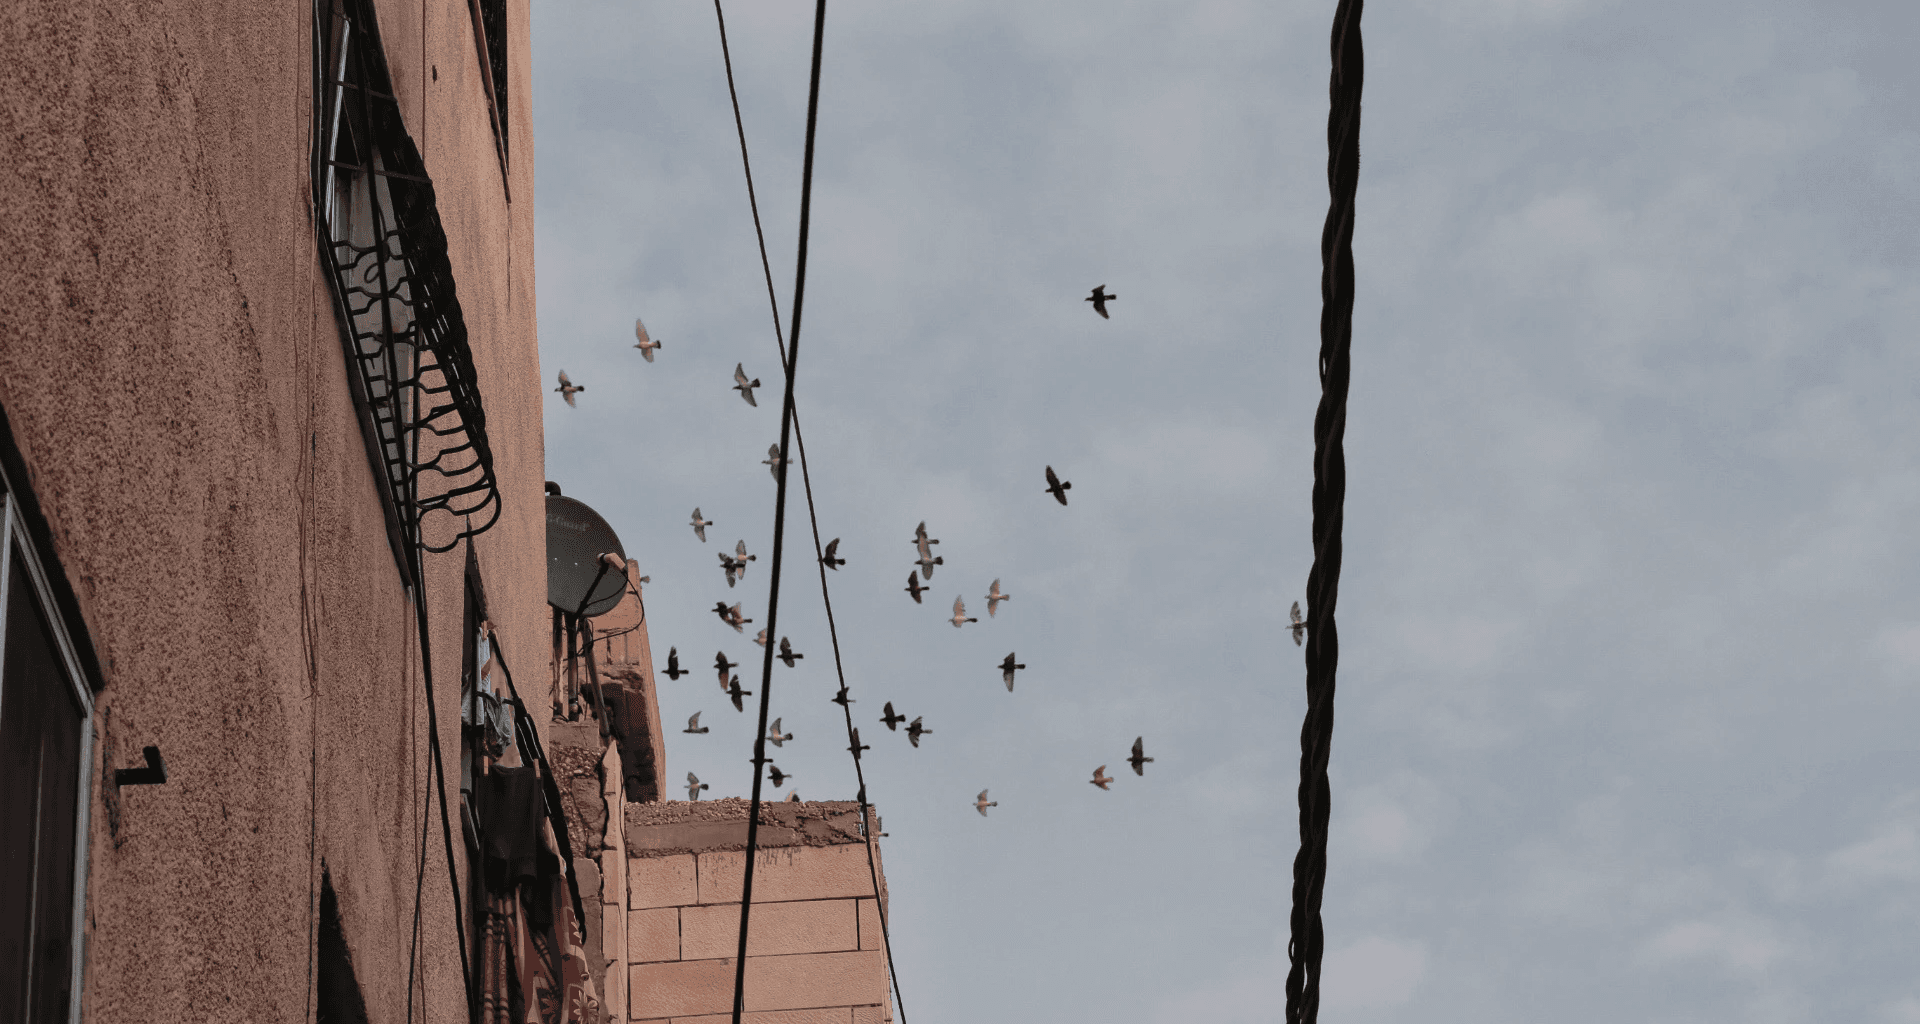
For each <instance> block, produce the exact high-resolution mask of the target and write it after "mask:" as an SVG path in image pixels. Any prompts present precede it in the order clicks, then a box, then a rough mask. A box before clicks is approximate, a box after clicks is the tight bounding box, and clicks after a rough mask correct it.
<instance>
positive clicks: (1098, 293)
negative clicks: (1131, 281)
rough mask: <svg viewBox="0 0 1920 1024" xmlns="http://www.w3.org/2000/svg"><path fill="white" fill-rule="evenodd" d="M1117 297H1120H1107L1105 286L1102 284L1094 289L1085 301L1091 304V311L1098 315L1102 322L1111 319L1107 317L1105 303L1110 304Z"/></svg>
mask: <svg viewBox="0 0 1920 1024" xmlns="http://www.w3.org/2000/svg"><path fill="white" fill-rule="evenodd" d="M1119 297H1120V296H1118V295H1108V294H1107V286H1106V285H1104V284H1103V285H1101V286H1100V287H1098V288H1095V289H1094V290H1093V294H1092V295H1089V296H1087V299H1086V301H1088V302H1091V303H1093V311H1094V312H1095V313H1098V314H1100V318H1101V319H1102V320H1109V319H1112V318H1111V317H1109V316H1107V303H1109V302H1112V301H1113V300H1115V299H1117V298H1119Z"/></svg>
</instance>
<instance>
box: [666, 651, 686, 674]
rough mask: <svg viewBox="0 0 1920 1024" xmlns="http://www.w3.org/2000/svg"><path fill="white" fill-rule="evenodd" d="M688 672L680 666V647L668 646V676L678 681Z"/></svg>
mask: <svg viewBox="0 0 1920 1024" xmlns="http://www.w3.org/2000/svg"><path fill="white" fill-rule="evenodd" d="M686 674H687V670H686V669H683V668H681V667H680V648H678V647H669V648H667V678H668V679H671V680H673V681H674V682H676V683H677V682H679V681H680V677H681V676H684V675H686Z"/></svg>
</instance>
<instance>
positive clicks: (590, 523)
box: [547, 494, 627, 618]
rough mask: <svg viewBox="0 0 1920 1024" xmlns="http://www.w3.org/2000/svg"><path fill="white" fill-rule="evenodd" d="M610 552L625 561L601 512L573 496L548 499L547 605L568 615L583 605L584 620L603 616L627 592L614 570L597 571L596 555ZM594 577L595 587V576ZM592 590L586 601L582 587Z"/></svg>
mask: <svg viewBox="0 0 1920 1024" xmlns="http://www.w3.org/2000/svg"><path fill="white" fill-rule="evenodd" d="M608 551H611V552H613V553H615V554H617V555H619V556H620V558H621V560H622V561H624V560H625V559H626V557H627V553H626V551H624V550H623V549H622V548H621V547H620V538H618V537H616V536H614V535H613V527H611V526H608V525H607V521H606V520H605V519H602V518H600V513H598V512H595V511H594V510H593V509H590V508H588V507H587V506H586V503H585V502H582V501H580V500H578V499H576V498H569V497H565V496H564V495H559V494H549V495H547V603H548V604H550V605H552V606H554V607H555V608H558V609H560V610H561V611H563V612H566V613H567V614H568V615H572V614H573V613H575V612H577V611H579V610H580V603H581V602H582V601H585V602H586V605H587V610H586V614H587V616H588V617H589V618H591V617H593V616H596V615H605V614H606V613H608V612H610V611H612V610H613V607H614V606H615V605H617V604H619V603H620V595H622V594H624V593H626V590H627V576H626V574H625V573H623V572H621V571H619V570H618V569H608V570H607V571H606V573H605V574H604V575H602V574H601V572H600V567H601V562H600V556H601V554H602V553H604V552H608ZM595 576H599V577H600V582H599V583H598V584H597V585H596V584H595V583H594V577H595ZM588 587H592V588H593V593H592V596H591V597H589V596H588V593H587V588H588Z"/></svg>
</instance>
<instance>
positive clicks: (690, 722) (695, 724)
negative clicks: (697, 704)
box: [680, 711, 707, 736]
mask: <svg viewBox="0 0 1920 1024" xmlns="http://www.w3.org/2000/svg"><path fill="white" fill-rule="evenodd" d="M680 731H681V732H684V733H691V734H693V735H695V736H698V735H700V734H701V733H704V732H706V731H707V727H706V726H704V725H701V724H700V712H698V711H695V712H694V713H693V717H692V718H689V719H687V727H686V728H685V729H682V730H680Z"/></svg>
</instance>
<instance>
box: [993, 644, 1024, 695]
mask: <svg viewBox="0 0 1920 1024" xmlns="http://www.w3.org/2000/svg"><path fill="white" fill-rule="evenodd" d="M1026 667H1027V666H1025V665H1020V664H1016V663H1015V662H1014V660H1013V655H1012V654H1011V653H1009V654H1008V655H1007V660H1005V661H1003V662H1001V663H1000V678H1002V679H1004V680H1006V681H1007V692H1008V693H1012V692H1013V673H1014V670H1015V669H1022V668H1026Z"/></svg>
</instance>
